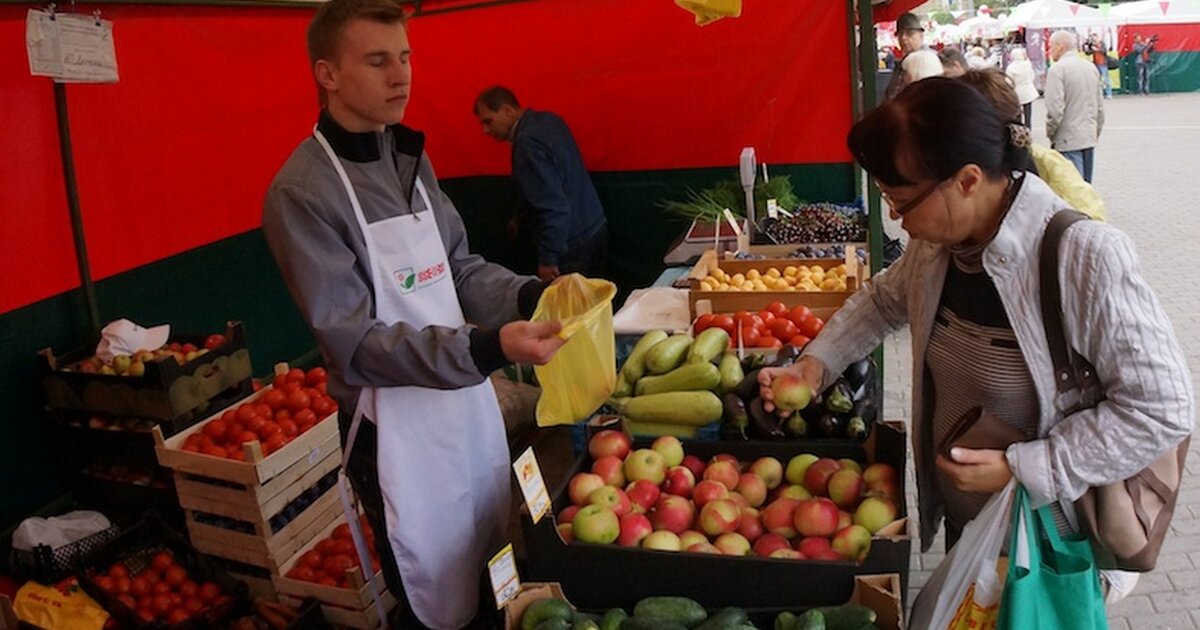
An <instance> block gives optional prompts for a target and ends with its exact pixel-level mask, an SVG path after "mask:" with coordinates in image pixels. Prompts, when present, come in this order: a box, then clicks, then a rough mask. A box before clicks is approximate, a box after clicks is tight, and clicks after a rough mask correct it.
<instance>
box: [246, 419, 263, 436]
mask: <svg viewBox="0 0 1200 630" xmlns="http://www.w3.org/2000/svg"><path fill="white" fill-rule="evenodd" d="M266 422H267V420H266V418H263V417H261V416H254V417H253V418H250V419H249V420H247V421H246V430H247V431H250V432H252V433H258V431H259V430H260V429H262V425H264V424H266Z"/></svg>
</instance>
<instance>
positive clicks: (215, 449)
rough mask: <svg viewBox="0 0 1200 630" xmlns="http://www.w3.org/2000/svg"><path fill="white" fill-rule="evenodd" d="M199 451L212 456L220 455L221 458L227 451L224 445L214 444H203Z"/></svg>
mask: <svg viewBox="0 0 1200 630" xmlns="http://www.w3.org/2000/svg"><path fill="white" fill-rule="evenodd" d="M200 452H201V453H204V454H205V455H209V456H212V457H222V458H223V457H225V454H226V452H227V451H226V450H225V448H224V447H221V446H217V445H215V444H214V445H212V446H205V447H204V448H203V449H201V451H200Z"/></svg>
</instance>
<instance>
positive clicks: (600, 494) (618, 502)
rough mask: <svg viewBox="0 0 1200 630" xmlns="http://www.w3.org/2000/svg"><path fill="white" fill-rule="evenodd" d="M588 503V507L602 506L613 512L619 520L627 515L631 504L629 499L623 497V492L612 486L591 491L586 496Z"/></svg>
mask: <svg viewBox="0 0 1200 630" xmlns="http://www.w3.org/2000/svg"><path fill="white" fill-rule="evenodd" d="M588 503H589V504H590V505H603V506H604V507H606V508H608V509H610V510H612V511H613V514H616V515H617V518H621V517H622V516H625V515H626V514H629V511H630V508H631V506H632V504H631V503H630V502H629V497H628V496H626V495H625V491H624V490H621V489H620V488H614V487H612V486H602V487H599V488H596V489H595V490H592V493H591V494H589V495H588Z"/></svg>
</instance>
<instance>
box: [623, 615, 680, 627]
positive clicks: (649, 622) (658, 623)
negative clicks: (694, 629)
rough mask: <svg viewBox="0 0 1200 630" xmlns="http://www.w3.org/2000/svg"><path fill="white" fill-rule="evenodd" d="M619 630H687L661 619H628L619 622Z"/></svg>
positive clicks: (670, 621)
mask: <svg viewBox="0 0 1200 630" xmlns="http://www.w3.org/2000/svg"><path fill="white" fill-rule="evenodd" d="M621 630H688V627H687V626H685V625H683V624H681V623H679V622H678V621H672V620H670V619H664V618H662V617H630V618H628V619H626V620H624V621H622V622H621Z"/></svg>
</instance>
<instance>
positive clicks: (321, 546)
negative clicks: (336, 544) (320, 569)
mask: <svg viewBox="0 0 1200 630" xmlns="http://www.w3.org/2000/svg"><path fill="white" fill-rule="evenodd" d="M332 544H333V540H332V539H330V538H326V539H325V540H322V541H321V542H319V543H317V546H316V550H317V553H319V554H321V555H322V556H323V555H325V554H327V553H329V546H330V545H332ZM313 568H316V567H313Z"/></svg>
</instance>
